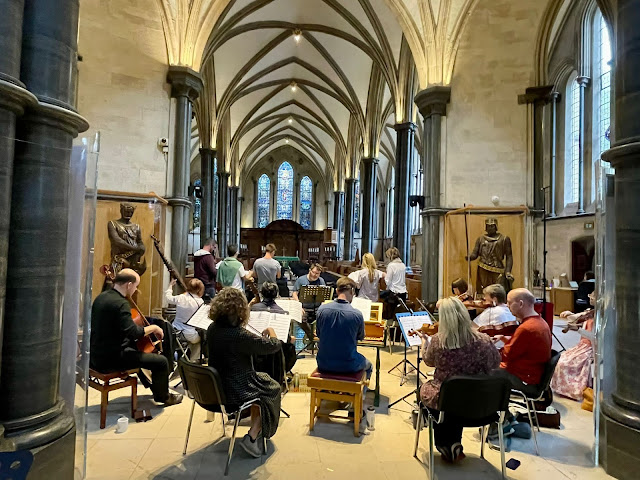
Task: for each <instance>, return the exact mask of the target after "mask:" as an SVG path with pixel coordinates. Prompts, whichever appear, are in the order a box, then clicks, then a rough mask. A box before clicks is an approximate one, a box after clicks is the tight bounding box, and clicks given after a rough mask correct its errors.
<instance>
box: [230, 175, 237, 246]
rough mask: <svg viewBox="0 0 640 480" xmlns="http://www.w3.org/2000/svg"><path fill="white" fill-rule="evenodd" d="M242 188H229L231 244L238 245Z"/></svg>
mask: <svg viewBox="0 0 640 480" xmlns="http://www.w3.org/2000/svg"><path fill="white" fill-rule="evenodd" d="M239 190H240V187H237V186H235V185H233V186H231V187H229V244H234V245H238V237H239V234H240V232H239V230H238V213H239V211H240V210H239V208H238V191H239Z"/></svg>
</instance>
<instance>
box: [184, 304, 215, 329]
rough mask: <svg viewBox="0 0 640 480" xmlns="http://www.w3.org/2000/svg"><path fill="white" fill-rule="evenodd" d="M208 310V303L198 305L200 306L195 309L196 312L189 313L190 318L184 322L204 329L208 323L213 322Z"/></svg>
mask: <svg viewBox="0 0 640 480" xmlns="http://www.w3.org/2000/svg"><path fill="white" fill-rule="evenodd" d="M209 310H211V306H210V305H206V304H202V305H200V308H198V310H196V313H194V314H193V315H191V318H190V319H189V320H187V323H186V324H187V325H190V326H192V327H195V328H201V329H202V330H206V329H207V328H209V325H211V324H212V323H213V322H212V321H211V319H210V318H209Z"/></svg>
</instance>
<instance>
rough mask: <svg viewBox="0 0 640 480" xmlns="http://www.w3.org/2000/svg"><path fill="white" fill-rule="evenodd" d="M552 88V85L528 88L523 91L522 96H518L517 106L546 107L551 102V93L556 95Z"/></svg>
mask: <svg viewBox="0 0 640 480" xmlns="http://www.w3.org/2000/svg"><path fill="white" fill-rule="evenodd" d="M554 88H555V87H554V86H553V85H543V86H538V87H529V88H527V89H526V90H525V91H524V94H523V95H518V104H519V105H524V104H527V103H535V104H542V105H546V104H547V103H549V102H550V101H551V95H552V93H558V92H554Z"/></svg>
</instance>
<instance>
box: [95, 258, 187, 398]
mask: <svg viewBox="0 0 640 480" xmlns="http://www.w3.org/2000/svg"><path fill="white" fill-rule="evenodd" d="M139 284H140V276H139V275H138V274H137V273H136V272H134V271H133V270H131V269H129V268H125V269H122V270H121V271H120V272H119V273H118V274H117V275H116V278H115V279H114V281H113V288H112V289H111V290H107V291H104V292H102V293H101V294H100V295H98V296H97V297H96V299H95V300H94V302H93V306H92V307H91V357H90V360H89V363H90V365H91V368H93V369H94V370H97V371H99V372H101V373H109V372H118V371H123V370H129V369H133V368H146V369H148V370H151V380H152V385H151V391H152V392H153V399H154V400H155V401H156V402H158V403H162V404H163V405H164V406H165V407H168V406H171V405H176V404H178V403H180V402H181V401H182V395H179V394H175V393H169V363H168V361H167V359H166V358H165V357H164V356H162V355H159V354H157V353H144V352H141V351H139V350H138V349H137V348H136V340H138V339H140V338H142V337H143V336H145V335H155V336H157V337H158V338H159V339H162V337H163V331H162V329H161V328H160V327H159V326H157V325H148V326H146V327H144V328H143V327H141V326H138V325H136V324H135V323H134V322H133V319H132V318H131V305H130V304H129V301H128V300H127V297H129V296H131V295H133V294H134V293H135V291H136V289H137V288H138V285H139Z"/></svg>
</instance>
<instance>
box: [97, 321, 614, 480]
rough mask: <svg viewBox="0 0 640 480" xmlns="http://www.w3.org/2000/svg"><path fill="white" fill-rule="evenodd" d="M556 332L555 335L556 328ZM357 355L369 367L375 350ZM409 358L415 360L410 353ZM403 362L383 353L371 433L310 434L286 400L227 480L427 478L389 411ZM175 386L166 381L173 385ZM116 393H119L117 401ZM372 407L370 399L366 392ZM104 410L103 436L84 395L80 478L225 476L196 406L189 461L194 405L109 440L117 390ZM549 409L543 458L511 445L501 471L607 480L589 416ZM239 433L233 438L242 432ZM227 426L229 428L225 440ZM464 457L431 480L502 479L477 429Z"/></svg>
mask: <svg viewBox="0 0 640 480" xmlns="http://www.w3.org/2000/svg"><path fill="white" fill-rule="evenodd" d="M556 333H557V334H560V329H559V328H556ZM561 340H562V341H563V343H565V346H567V347H568V346H571V345H573V344H575V342H576V338H575V337H569V336H561ZM362 352H363V353H364V354H365V355H367V356H368V357H369V358H371V360H375V358H374V355H375V351H374V350H373V349H369V348H365V349H362ZM410 358H412V359H415V353H414V354H413V355H411V357H410ZM401 359H402V355H401V349H400V347H397V348H396V350H395V353H394V354H393V355H390V354H389V352H388V350H387V351H386V352H383V353H382V368H381V371H382V376H381V392H382V398H381V404H380V407H379V408H378V409H377V411H376V429H375V430H374V431H372V432H370V434H368V435H362V436H360V438H355V437H354V436H353V430H352V428H351V427H350V426H347V425H344V424H341V423H340V422H339V421H335V422H331V423H330V422H327V421H319V422H318V424H317V425H316V428H315V430H314V431H313V432H312V433H311V434H310V433H309V430H308V421H309V394H308V393H289V394H287V395H286V396H285V398H284V400H283V404H282V406H283V408H284V409H285V410H286V411H287V412H289V413H290V414H291V418H289V419H287V418H284V417H282V418H281V421H280V427H279V429H278V432H277V434H276V435H275V437H274V438H273V440H272V441H270V442H268V453H267V455H266V456H264V457H263V458H261V459H253V458H250V457H248V456H247V455H246V454H245V452H244V451H243V450H242V449H241V448H240V447H239V446H238V445H236V448H235V451H234V455H233V458H232V462H231V470H230V474H229V477H228V478H230V479H265V480H266V479H269V480H276V479H277V480H287V479H292V480H293V479H295V480H301V479H309V480H315V479H353V478H367V479H368V480H377V479H380V480H401V479H411V480H416V479H420V478H427V477H428V467H427V466H426V463H427V462H428V443H427V441H428V436H427V430H424V432H423V435H422V436H421V440H420V448H419V450H418V454H419V460H418V459H415V458H413V456H412V452H413V442H414V430H413V428H412V426H411V418H410V411H411V405H409V404H407V403H404V402H401V403H399V404H398V405H396V407H395V408H392V409H390V410H389V409H388V404H389V403H390V401H393V400H395V399H397V398H399V397H400V396H402V395H404V394H406V393H409V392H410V391H411V389H412V385H415V375H411V376H409V380H410V381H409V383H407V384H405V385H404V386H400V385H399V378H398V377H397V372H392V373H391V374H389V373H387V370H389V369H390V368H391V367H392V366H393V365H395V364H396V363H397V362H399V361H400V360H401ZM313 368H315V360H314V359H313V358H305V359H301V360H299V361H298V363H297V364H296V367H295V369H294V370H295V371H298V372H302V373H305V372H310V371H312V370H313ZM175 383H176V382H175V381H174V382H172V384H175ZM139 392H140V394H141V400H140V403H141V405H142V404H145V405H147V406H151V404H152V402H151V396H150V391H149V390H145V389H144V388H143V387H141V386H140V387H139ZM120 393H122V394H121V395H120ZM369 396H370V399H369V402H371V401H372V393H370V394H369ZM112 397H113V400H112V401H111V402H110V403H109V413H108V416H107V428H105V429H104V430H100V429H99V428H98V421H99V394H98V393H97V392H95V391H93V390H92V391H90V392H89V404H90V407H89V414H88V424H89V427H88V428H89V434H88V449H87V478H89V479H95V480H97V479H110V480H116V479H189V480H194V479H219V478H222V477H223V472H224V464H225V460H226V452H227V448H228V445H229V437H228V436H227V437H222V436H221V433H222V427H221V424H220V415H217V416H216V417H215V420H214V421H213V422H207V421H206V414H205V412H204V411H203V410H202V409H200V408H198V407H196V411H195V412H196V413H195V416H194V422H193V427H192V430H191V437H190V440H189V448H188V451H187V455H185V456H183V455H182V448H183V445H184V436H185V432H186V428H187V420H188V416H189V412H190V408H191V401H189V400H186V399H185V401H184V402H183V403H182V404H181V405H178V406H174V407H170V408H167V409H164V410H163V409H160V408H157V407H152V412H153V416H154V418H153V420H151V421H149V422H146V423H139V424H137V423H135V422H133V421H131V422H130V423H129V428H128V430H127V432H125V433H124V434H116V433H115V431H114V430H115V424H116V420H117V419H118V417H119V416H120V415H121V414H125V415H127V414H128V405H129V403H128V402H129V399H128V397H127V396H126V394H124V393H123V392H122V391H121V392H114V393H113V394H112ZM554 405H555V407H556V408H557V409H558V410H559V411H560V412H561V414H562V428H561V429H560V430H548V429H543V431H542V432H541V433H540V434H539V436H538V442H539V445H540V456H539V457H538V456H536V455H535V453H534V448H533V440H519V439H513V443H512V449H511V452H509V453H507V459H509V458H515V459H517V460H519V461H520V462H521V465H520V467H519V468H517V469H516V470H515V471H511V470H508V474H509V476H510V478H513V479H544V480H552V479H562V480H564V479H574V478H576V479H577V478H580V480H591V479H605V478H611V477H608V476H607V475H606V474H605V473H604V472H603V471H602V470H601V469H599V468H595V467H593V461H592V445H593V417H592V414H591V413H589V412H586V411H584V410H581V409H580V405H579V404H578V403H577V402H573V401H571V400H567V399H560V398H558V399H556V401H555V403H554ZM247 428H248V427H247V426H246V424H245V425H244V426H242V427H241V428H240V431H239V435H238V438H241V437H242V435H243V434H244V433H245V432H246V430H247ZM231 429H232V427H231V425H227V432H228V435H229V434H230V433H231ZM463 443H464V447H465V452H466V454H467V458H466V459H465V460H463V461H462V462H460V463H459V464H456V465H453V466H451V465H445V464H443V463H442V462H441V461H440V458H439V456H438V454H436V459H435V468H436V478H438V479H439V480H443V479H454V478H455V479H474V480H475V479H480V480H481V479H497V478H500V455H499V452H495V451H491V450H489V449H486V450H485V455H486V460H482V459H480V458H479V452H480V445H479V442H478V434H477V431H474V429H468V430H465V433H464V439H463Z"/></svg>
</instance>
